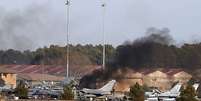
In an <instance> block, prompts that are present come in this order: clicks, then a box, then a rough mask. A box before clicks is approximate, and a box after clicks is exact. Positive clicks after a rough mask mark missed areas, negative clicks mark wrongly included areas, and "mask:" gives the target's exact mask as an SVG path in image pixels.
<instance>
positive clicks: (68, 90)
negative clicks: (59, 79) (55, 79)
mask: <svg viewBox="0 0 201 101" xmlns="http://www.w3.org/2000/svg"><path fill="white" fill-rule="evenodd" d="M63 91H64V93H63V94H62V95H61V99H62V100H73V99H74V93H73V89H72V86H71V84H68V85H65V86H64V90H63Z"/></svg>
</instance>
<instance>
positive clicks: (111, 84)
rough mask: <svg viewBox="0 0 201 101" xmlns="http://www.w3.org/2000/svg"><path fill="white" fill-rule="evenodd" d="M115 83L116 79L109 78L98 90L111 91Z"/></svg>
mask: <svg viewBox="0 0 201 101" xmlns="http://www.w3.org/2000/svg"><path fill="white" fill-rule="evenodd" d="M115 83H116V80H111V81H109V82H108V83H107V84H106V85H104V86H103V87H102V88H100V89H99V90H102V91H112V90H113V87H114V85H115Z"/></svg>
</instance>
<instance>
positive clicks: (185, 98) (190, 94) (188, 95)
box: [176, 85, 198, 101]
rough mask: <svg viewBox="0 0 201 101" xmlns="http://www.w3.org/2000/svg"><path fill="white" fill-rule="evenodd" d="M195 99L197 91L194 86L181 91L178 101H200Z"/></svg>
mask: <svg viewBox="0 0 201 101" xmlns="http://www.w3.org/2000/svg"><path fill="white" fill-rule="evenodd" d="M195 97H196V92H195V89H194V88H193V86H192V85H188V86H187V87H186V89H184V90H182V91H181V94H180V97H179V98H177V99H176V101H198V100H197V99H196V98H195Z"/></svg>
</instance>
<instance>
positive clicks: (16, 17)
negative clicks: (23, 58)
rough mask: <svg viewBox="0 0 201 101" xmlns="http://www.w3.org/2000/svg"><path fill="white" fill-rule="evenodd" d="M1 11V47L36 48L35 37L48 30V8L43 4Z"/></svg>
mask: <svg viewBox="0 0 201 101" xmlns="http://www.w3.org/2000/svg"><path fill="white" fill-rule="evenodd" d="M1 8H3V7H1ZM0 13H1V15H0V22H1V23H0V44H1V45H0V49H3V50H6V49H16V50H28V49H34V48H35V47H36V43H35V42H34V41H35V40H34V39H35V38H37V36H39V35H42V34H44V33H46V32H47V31H45V30H47V29H45V26H48V23H47V22H48V21H50V20H47V19H48V17H47V13H48V11H47V8H45V7H44V6H42V5H34V4H33V5H30V6H28V7H25V9H23V10H20V9H18V10H14V11H13V10H6V9H1V10H0ZM37 46H38V45H37Z"/></svg>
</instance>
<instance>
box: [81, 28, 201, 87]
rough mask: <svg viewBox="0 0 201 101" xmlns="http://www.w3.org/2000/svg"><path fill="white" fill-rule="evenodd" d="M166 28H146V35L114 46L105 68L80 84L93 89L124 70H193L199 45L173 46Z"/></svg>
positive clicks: (197, 65)
mask: <svg viewBox="0 0 201 101" xmlns="http://www.w3.org/2000/svg"><path fill="white" fill-rule="evenodd" d="M169 32H170V31H169V29H167V28H163V29H156V28H149V29H148V30H147V32H146V36H144V37H142V38H139V39H137V40H135V41H133V42H128V41H127V42H125V43H124V44H123V45H120V46H118V47H117V48H116V50H115V53H114V57H112V59H110V60H112V61H110V62H107V67H106V69H105V70H96V71H94V72H93V73H92V74H89V75H87V76H85V77H83V78H82V79H81V81H80V87H81V88H82V87H89V88H95V87H98V86H99V85H97V84H99V83H101V82H106V81H108V80H110V79H116V80H117V81H118V78H122V77H123V76H124V74H125V73H126V71H127V70H129V69H130V70H142V69H154V68H182V69H189V70H190V69H192V68H193V69H197V68H200V66H201V53H200V51H201V44H200V43H195V44H184V45H183V46H182V47H177V46H176V45H174V40H173V38H172V37H171V36H170V34H169ZM120 72H121V73H120Z"/></svg>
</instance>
